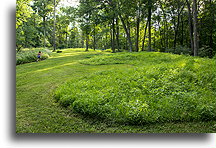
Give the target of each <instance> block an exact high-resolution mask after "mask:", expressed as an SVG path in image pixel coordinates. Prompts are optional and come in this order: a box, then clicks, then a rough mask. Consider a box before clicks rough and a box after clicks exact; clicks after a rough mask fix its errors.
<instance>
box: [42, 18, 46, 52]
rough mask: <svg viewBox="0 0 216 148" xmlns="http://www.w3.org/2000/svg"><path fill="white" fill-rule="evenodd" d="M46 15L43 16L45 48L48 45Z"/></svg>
mask: <svg viewBox="0 0 216 148" xmlns="http://www.w3.org/2000/svg"><path fill="white" fill-rule="evenodd" d="M45 23H46V17H45V16H43V31H44V32H43V37H44V38H43V39H44V40H43V46H44V48H45V47H46V24H45Z"/></svg>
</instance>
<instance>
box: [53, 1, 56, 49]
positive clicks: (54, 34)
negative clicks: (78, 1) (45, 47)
mask: <svg viewBox="0 0 216 148" xmlns="http://www.w3.org/2000/svg"><path fill="white" fill-rule="evenodd" d="M53 22H54V24H53V51H56V0H54V21H53Z"/></svg>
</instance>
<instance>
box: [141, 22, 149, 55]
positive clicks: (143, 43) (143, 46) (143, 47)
mask: <svg viewBox="0 0 216 148" xmlns="http://www.w3.org/2000/svg"><path fill="white" fill-rule="evenodd" d="M147 27H148V20H147V22H146V25H145V31H144V35H143V41H142V51H144V50H145V37H146V31H147Z"/></svg>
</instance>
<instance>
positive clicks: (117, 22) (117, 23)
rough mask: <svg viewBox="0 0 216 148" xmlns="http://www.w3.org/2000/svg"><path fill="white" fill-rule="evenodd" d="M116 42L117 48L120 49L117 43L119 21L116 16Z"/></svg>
mask: <svg viewBox="0 0 216 148" xmlns="http://www.w3.org/2000/svg"><path fill="white" fill-rule="evenodd" d="M116 43H117V49H118V51H120V47H119V46H120V45H119V21H118V17H117V18H116Z"/></svg>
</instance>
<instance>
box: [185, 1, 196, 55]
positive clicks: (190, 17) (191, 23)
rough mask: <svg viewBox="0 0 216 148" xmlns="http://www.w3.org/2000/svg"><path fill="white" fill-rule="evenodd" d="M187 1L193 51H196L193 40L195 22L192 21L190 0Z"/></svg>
mask: <svg viewBox="0 0 216 148" xmlns="http://www.w3.org/2000/svg"><path fill="white" fill-rule="evenodd" d="M186 2H187V8H188V26H189V32H190V45H191V53H193V52H194V41H193V22H192V14H191V7H190V3H189V1H188V0H186Z"/></svg>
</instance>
